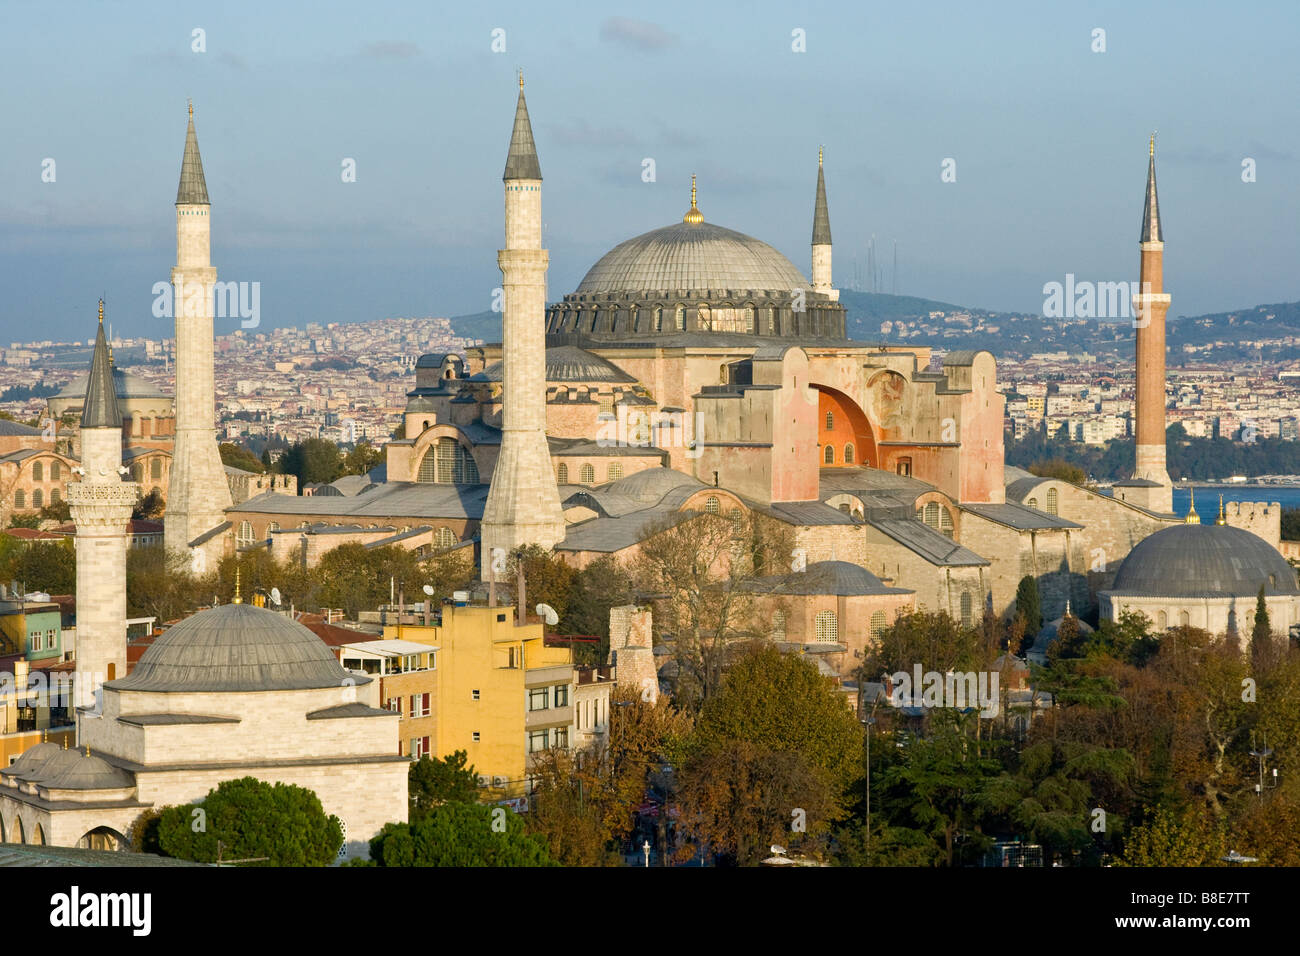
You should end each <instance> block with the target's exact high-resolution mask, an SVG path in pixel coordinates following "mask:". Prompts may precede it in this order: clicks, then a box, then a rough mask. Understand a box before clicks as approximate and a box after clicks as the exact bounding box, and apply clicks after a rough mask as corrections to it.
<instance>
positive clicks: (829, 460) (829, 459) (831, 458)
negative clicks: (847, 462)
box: [822, 445, 835, 465]
mask: <svg viewBox="0 0 1300 956" xmlns="http://www.w3.org/2000/svg"><path fill="white" fill-rule="evenodd" d="M822 457H823V459H824V460H825V462H826V464H828V465H833V464H835V448H834V447H833V446H831V445H827V446H826V452H825V454H824V455H823V456H822Z"/></svg>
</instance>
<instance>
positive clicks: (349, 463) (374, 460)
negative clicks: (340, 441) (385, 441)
mask: <svg viewBox="0 0 1300 956" xmlns="http://www.w3.org/2000/svg"><path fill="white" fill-rule="evenodd" d="M383 461H384V452H383V451H382V450H381V449H379V448H376V447H375V446H374V445H372V444H370V442H368V441H359V442H357V443H356V444H355V445H353V446H352V450H351V451H349V452H348V453H347V454H345V455H344V456H343V474H345V475H364V474H367V473H369V471H370V470H371V469H372V468H374V467H375V466H376V465H381V464H383Z"/></svg>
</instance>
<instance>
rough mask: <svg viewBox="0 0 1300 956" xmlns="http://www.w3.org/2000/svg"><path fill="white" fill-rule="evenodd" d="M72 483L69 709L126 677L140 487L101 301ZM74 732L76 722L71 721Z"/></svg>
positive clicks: (91, 699) (85, 703)
mask: <svg viewBox="0 0 1300 956" xmlns="http://www.w3.org/2000/svg"><path fill="white" fill-rule="evenodd" d="M75 474H77V475H78V476H79V477H80V479H81V480H80V481H73V482H69V484H68V492H67V497H68V507H69V509H70V510H71V512H72V520H73V523H74V524H75V525H76V527H77V536H76V548H77V670H76V685H75V690H76V697H77V705H78V706H81V707H89V706H93V704H94V694H95V693H96V692H97V691H98V689H99V687H100V686H101V685H102V684H103V683H104V681H106V680H113V679H114V678H117V677H125V676H126V545H127V537H126V531H127V523H128V522H129V521H130V520H131V509H132V508H133V507H134V506H135V503H136V500H137V499H138V498H139V495H140V486H139V485H137V484H135V483H133V482H126V481H123V480H122V413H121V411H120V409H119V408H118V404H117V389H116V387H115V384H114V380H113V362H112V359H111V358H110V357H109V351H108V340H107V338H106V337H105V335H104V300H103V299H100V300H99V329H98V330H97V332H96V334H95V351H94V356H93V357H92V359H91V362H90V376H89V378H88V379H87V380H86V400H85V404H84V405H83V407H82V412H81V464H80V465H79V466H78V467H77V468H76V470H75ZM77 720H78V727H80V721H81V716H80V715H78V718H77Z"/></svg>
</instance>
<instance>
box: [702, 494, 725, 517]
mask: <svg viewBox="0 0 1300 956" xmlns="http://www.w3.org/2000/svg"><path fill="white" fill-rule="evenodd" d="M704 510H705V511H707V512H708V513H709V514H711V515H715V514H717V513H718V512H719V511H721V510H722V505H721V504H719V502H718V497H717V495H709V497H708V500H707V501H705V502H704Z"/></svg>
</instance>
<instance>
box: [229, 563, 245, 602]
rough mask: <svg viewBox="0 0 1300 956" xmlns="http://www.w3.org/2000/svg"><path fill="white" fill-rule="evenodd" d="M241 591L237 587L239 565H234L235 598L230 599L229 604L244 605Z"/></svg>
mask: <svg viewBox="0 0 1300 956" xmlns="http://www.w3.org/2000/svg"><path fill="white" fill-rule="evenodd" d="M241 590H242V589H241V588H240V586H239V565H238V564H236V565H235V596H234V597H233V598H231V600H230V603H231V604H243V603H244V595H243V594H242V593H240V592H241Z"/></svg>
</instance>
